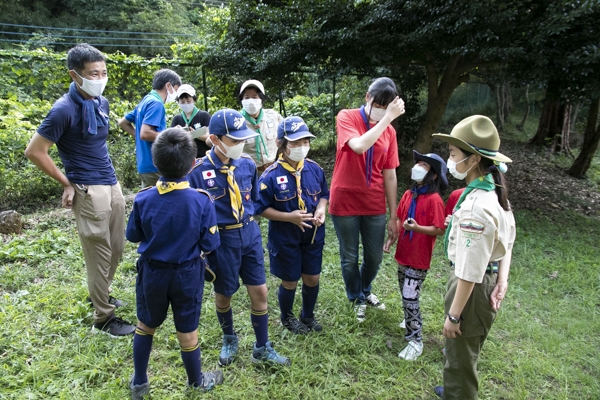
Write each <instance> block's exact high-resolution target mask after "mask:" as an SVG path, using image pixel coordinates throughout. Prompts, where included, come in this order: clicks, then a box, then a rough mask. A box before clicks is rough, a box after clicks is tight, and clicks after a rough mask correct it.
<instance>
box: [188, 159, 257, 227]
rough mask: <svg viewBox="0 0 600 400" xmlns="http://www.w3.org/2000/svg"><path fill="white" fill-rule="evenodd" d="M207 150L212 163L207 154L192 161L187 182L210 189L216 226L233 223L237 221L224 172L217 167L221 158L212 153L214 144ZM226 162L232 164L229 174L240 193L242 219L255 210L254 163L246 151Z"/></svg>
mask: <svg viewBox="0 0 600 400" xmlns="http://www.w3.org/2000/svg"><path fill="white" fill-rule="evenodd" d="M208 154H209V155H210V158H211V159H212V161H213V162H214V163H215V164H214V165H213V164H212V163H211V161H210V160H209V158H208V155H207V156H204V157H202V158H199V159H197V160H196V164H195V165H194V166H193V167H192V170H191V171H190V173H189V174H188V180H189V182H190V186H191V187H194V188H199V189H204V190H206V191H207V192H208V193H210V195H211V197H212V199H213V200H214V202H215V210H216V211H217V223H218V224H219V226H225V225H233V224H237V223H238V221H237V220H236V219H235V217H234V216H233V212H232V210H231V199H230V197H229V188H228V184H227V174H224V173H222V172H220V171H219V168H221V167H222V166H223V162H221V160H220V159H219V157H218V156H217V155H216V154H215V149H214V147H213V148H212V149H211V150H210V152H209V153H208ZM229 165H231V166H234V167H235V169H234V170H233V174H234V176H235V181H236V182H237V184H238V187H239V188H240V193H241V195H242V205H243V206H244V216H243V218H244V219H245V218H248V217H250V216H252V215H254V214H255V212H254V201H256V200H258V187H257V180H258V176H257V174H256V164H255V163H254V161H253V160H252V158H251V157H250V156H249V155H247V154H242V156H241V157H240V158H238V159H237V160H233V159H230V160H229Z"/></svg>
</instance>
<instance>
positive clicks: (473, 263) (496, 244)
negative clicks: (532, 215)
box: [433, 115, 516, 400]
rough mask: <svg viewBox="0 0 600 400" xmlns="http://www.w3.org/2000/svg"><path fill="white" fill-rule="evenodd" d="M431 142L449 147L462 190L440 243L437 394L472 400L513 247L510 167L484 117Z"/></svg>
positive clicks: (473, 118) (450, 166)
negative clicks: (442, 351)
mask: <svg viewBox="0 0 600 400" xmlns="http://www.w3.org/2000/svg"><path fill="white" fill-rule="evenodd" d="M433 136H434V137H437V138H439V139H441V140H444V141H446V142H448V145H449V146H448V147H449V151H450V155H449V158H448V163H447V165H448V170H449V171H450V173H451V174H452V175H453V176H454V177H455V178H457V179H466V182H467V184H468V185H467V187H466V189H465V190H464V192H463V193H462V195H461V197H460V199H459V200H458V202H457V204H456V206H454V213H453V215H452V219H451V220H450V223H449V225H448V228H447V229H446V236H445V238H444V239H445V240H444V243H445V245H446V246H445V247H446V253H447V256H448V258H449V259H450V261H451V262H452V263H453V264H454V271H453V273H452V274H451V276H450V279H449V282H448V292H447V293H446V305H445V311H446V319H445V323H444V336H445V337H446V364H445V366H444V386H437V387H436V388H435V393H436V394H437V395H438V396H439V397H441V398H444V399H461V400H467V399H476V398H477V395H478V390H479V382H478V378H477V359H478V357H479V353H480V351H481V347H482V346H483V343H484V342H485V339H486V338H487V335H488V334H489V332H490V329H491V327H492V324H493V322H494V319H495V317H496V312H497V311H498V309H499V308H500V304H501V302H502V299H503V298H504V295H505V294H506V290H507V287H508V274H509V270H510V262H511V257H512V248H513V243H514V241H515V231H516V228H515V219H514V217H513V213H512V210H511V208H510V204H509V202H508V191H507V186H506V181H505V179H504V173H505V172H506V170H507V167H506V164H505V163H508V162H511V159H510V158H508V157H506V156H505V155H503V154H502V153H500V152H499V151H498V150H499V148H500V137H499V136H498V131H497V130H496V127H495V126H494V123H493V122H492V121H491V120H490V119H489V118H488V117H485V116H482V115H474V116H471V117H468V118H466V119H464V120H462V121H461V122H459V123H458V124H457V125H456V126H455V127H454V129H452V132H451V134H450V135H444V134H434V135H433Z"/></svg>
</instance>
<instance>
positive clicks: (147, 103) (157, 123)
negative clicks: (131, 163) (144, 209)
mask: <svg viewBox="0 0 600 400" xmlns="http://www.w3.org/2000/svg"><path fill="white" fill-rule="evenodd" d="M125 119H126V120H127V121H129V122H131V123H133V124H134V125H135V155H136V158H137V170H138V173H140V174H150V173H153V172H158V169H157V168H156V167H155V166H154V163H153V162H152V143H153V142H148V141H146V140H142V139H141V138H140V132H141V131H142V125H143V124H146V125H150V126H152V127H154V129H156V131H157V132H162V131H164V130H165V129H167V112H166V110H165V104H164V103H163V102H162V101H161V100H159V99H158V98H157V97H156V96H154V95H152V94H147V95H146V96H145V97H144V98H143V99H142V101H140V103H139V104H138V105H137V107H135V109H134V110H133V111H131V112H130V113H129V114H127V115H126V116H125Z"/></svg>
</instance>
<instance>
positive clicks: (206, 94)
mask: <svg viewBox="0 0 600 400" xmlns="http://www.w3.org/2000/svg"><path fill="white" fill-rule="evenodd" d="M202 94H203V95H204V111H206V112H208V93H207V92H206V72H205V71H204V65H203V66H202Z"/></svg>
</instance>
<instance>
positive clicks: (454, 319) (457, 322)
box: [448, 314, 460, 324]
mask: <svg viewBox="0 0 600 400" xmlns="http://www.w3.org/2000/svg"><path fill="white" fill-rule="evenodd" d="M448 319H449V320H450V322H452V323H453V324H460V319H458V318H454V317H453V316H452V315H450V314H448Z"/></svg>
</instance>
